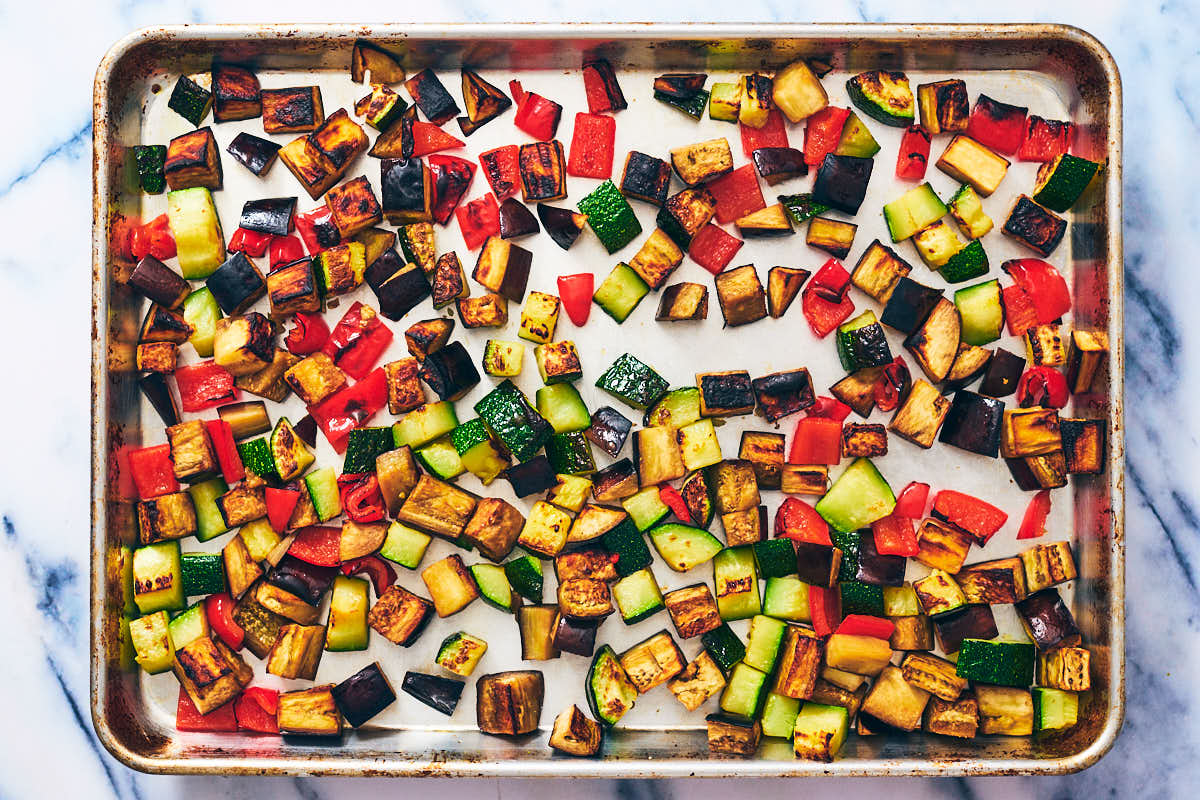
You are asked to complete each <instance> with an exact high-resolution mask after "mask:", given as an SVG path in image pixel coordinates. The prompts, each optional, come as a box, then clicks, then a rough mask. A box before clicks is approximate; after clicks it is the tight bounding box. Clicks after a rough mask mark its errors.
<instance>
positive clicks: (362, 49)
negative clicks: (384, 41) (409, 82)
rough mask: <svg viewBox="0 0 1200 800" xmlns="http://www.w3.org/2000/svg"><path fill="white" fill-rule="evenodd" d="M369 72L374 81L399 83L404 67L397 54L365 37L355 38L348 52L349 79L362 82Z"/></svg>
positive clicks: (401, 79)
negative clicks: (352, 46) (352, 47)
mask: <svg viewBox="0 0 1200 800" xmlns="http://www.w3.org/2000/svg"><path fill="white" fill-rule="evenodd" d="M367 73H370V75H371V80H372V82H375V83H400V82H401V81H403V80H404V67H403V66H402V65H401V64H400V60H399V58H398V57H397V56H395V55H393V54H392V53H391V52H389V51H388V50H384V49H383V48H382V47H380V46H379V45H377V44H375V43H373V42H369V41H367V40H366V39H356V40H355V41H354V49H353V50H352V51H351V53H350V80H352V81H354V82H355V83H362V82H363V80H365V79H366V76H367Z"/></svg>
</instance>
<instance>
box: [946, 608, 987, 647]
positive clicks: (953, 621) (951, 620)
mask: <svg viewBox="0 0 1200 800" xmlns="http://www.w3.org/2000/svg"><path fill="white" fill-rule="evenodd" d="M933 626H934V630H935V631H936V632H937V640H938V645H939V646H940V647H941V648H942V652H944V653H947V654H950V653H957V652H958V648H959V646H960V645H961V644H962V641H963V639H994V638H996V636H997V635H998V632H997V630H996V618H995V617H994V616H993V615H992V607H991V606H985V605H968V606H966V607H965V608H962V609H960V610H958V611H951V612H950V613H948V614H942V615H940V616H938V618H937V619H935V620H934V621H933Z"/></svg>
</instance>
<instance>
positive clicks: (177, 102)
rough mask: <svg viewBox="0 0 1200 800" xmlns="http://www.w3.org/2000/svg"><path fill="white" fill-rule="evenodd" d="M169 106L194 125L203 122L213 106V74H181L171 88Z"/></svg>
mask: <svg viewBox="0 0 1200 800" xmlns="http://www.w3.org/2000/svg"><path fill="white" fill-rule="evenodd" d="M167 108H169V109H171V110H172V111H174V112H175V113H177V114H178V115H179V116H181V117H183V118H184V119H186V120H187V121H188V122H190V123H192V125H199V124H200V123H201V122H203V121H204V118H205V117H206V116H208V110H209V109H210V108H212V74H211V73H207V72H204V73H199V74H196V75H180V76H179V80H177V81H175V88H173V89H172V90H171V99H170V100H168V101H167Z"/></svg>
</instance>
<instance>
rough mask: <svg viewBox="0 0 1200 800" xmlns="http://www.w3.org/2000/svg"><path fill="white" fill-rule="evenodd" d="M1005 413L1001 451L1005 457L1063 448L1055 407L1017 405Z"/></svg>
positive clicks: (1041, 453)
mask: <svg viewBox="0 0 1200 800" xmlns="http://www.w3.org/2000/svg"><path fill="white" fill-rule="evenodd" d="M996 402H1001V401H996ZM1001 408H1002V410H1003V407H1001ZM1003 414H1004V417H1003V421H1002V424H1001V434H1000V452H1001V453H1003V455H1004V457H1005V458H1023V457H1026V456H1042V455H1049V454H1051V453H1057V452H1059V451H1061V450H1062V429H1061V427H1060V424H1059V419H1058V412H1057V411H1056V410H1055V409H1053V408H1015V409H1010V410H1007V411H1003Z"/></svg>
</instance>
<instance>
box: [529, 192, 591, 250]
mask: <svg viewBox="0 0 1200 800" xmlns="http://www.w3.org/2000/svg"><path fill="white" fill-rule="evenodd" d="M537 213H538V219H540V220H541V221H542V227H544V228H545V229H546V233H548V234H550V238H551V239H552V240H553V241H554V243H555V244H556V245H558V246H559V247H561V248H562V249H563V250H570V249H571V245H573V244H575V240H576V239H578V238H579V234H580V233H582V232H583V226H584V224H585V223H586V222H587V214H580V213H578V212H575V211H571V210H570V209H568V208H555V207H554V206H548V205H546V204H545V203H538V207H537Z"/></svg>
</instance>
